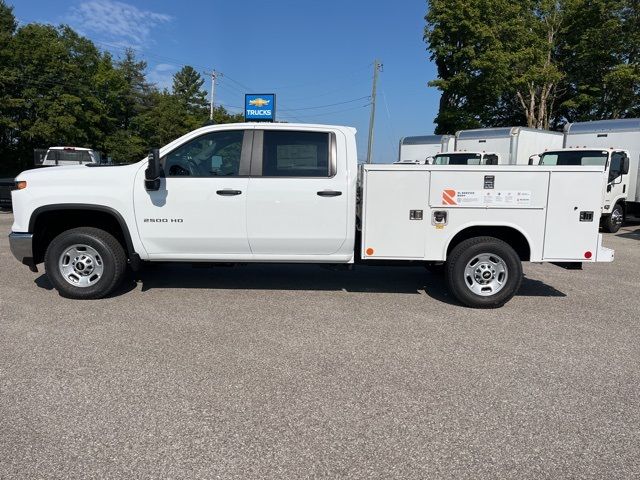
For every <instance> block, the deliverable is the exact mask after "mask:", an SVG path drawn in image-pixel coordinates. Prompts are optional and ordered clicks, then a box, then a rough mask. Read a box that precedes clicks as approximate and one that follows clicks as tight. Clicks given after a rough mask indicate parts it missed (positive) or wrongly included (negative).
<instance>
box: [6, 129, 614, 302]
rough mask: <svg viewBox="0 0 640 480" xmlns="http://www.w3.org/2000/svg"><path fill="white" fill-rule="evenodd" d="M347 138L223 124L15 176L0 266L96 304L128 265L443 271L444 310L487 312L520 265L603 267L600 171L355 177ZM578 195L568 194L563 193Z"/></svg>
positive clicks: (441, 168)
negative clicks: (143, 153)
mask: <svg viewBox="0 0 640 480" xmlns="http://www.w3.org/2000/svg"><path fill="white" fill-rule="evenodd" d="M355 133H356V132H355V130H354V129H353V128H350V127H340V126H326V125H306V124H264V123H255V124H252V123H247V124H229V125H215V126H208V127H204V128H201V129H198V130H195V131H193V132H191V133H189V134H187V135H185V136H183V137H181V138H179V139H177V140H175V141H173V142H171V143H170V144H168V145H166V146H165V147H163V148H161V149H160V150H154V151H153V152H152V154H151V155H150V156H149V157H148V158H147V159H144V160H142V161H141V162H139V163H136V164H132V165H124V166H91V165H86V166H71V167H60V168H55V169H38V170H31V171H26V172H23V173H21V174H20V175H18V177H17V178H16V190H14V191H13V192H12V194H13V208H14V215H15V217H14V224H13V227H12V233H11V234H10V245H11V249H12V251H13V253H14V255H15V256H16V257H17V258H18V259H19V260H20V261H21V262H22V263H24V264H26V265H28V266H29V267H30V268H31V269H32V270H35V269H36V268H37V267H36V265H37V264H39V263H41V262H44V265H45V270H46V272H47V275H48V276H49V278H50V280H51V282H52V284H53V285H54V286H55V288H56V289H57V290H58V291H59V292H60V293H61V294H62V295H64V296H67V297H72V298H79V299H83V298H100V297H103V296H105V295H107V294H108V293H110V292H111V291H113V289H114V288H115V287H116V286H117V285H118V283H119V282H120V281H121V279H122V277H123V273H124V271H125V269H126V268H127V264H129V265H130V266H131V268H133V269H134V270H135V269H137V268H139V267H140V265H141V263H143V262H155V261H163V262H165V261H175V262H209V263H218V262H219V263H244V262H299V263H316V264H320V263H324V264H326V263H329V264H353V263H375V262H377V261H385V262H390V263H392V264H408V263H410V262H412V263H413V264H416V263H422V264H424V265H433V264H438V265H440V264H443V263H444V265H445V274H446V282H447V285H448V287H449V289H450V290H451V292H452V293H453V294H454V295H455V297H456V298H457V299H458V300H459V301H460V302H461V303H463V304H464V305H467V306H471V307H497V306H500V305H503V304H504V303H505V302H507V301H508V300H509V299H510V298H512V297H513V295H514V294H515V293H516V292H517V290H518V288H519V287H520V283H521V281H522V265H521V261H532V262H543V261H548V262H568V263H571V264H575V263H578V262H610V261H612V260H613V251H612V250H610V249H608V248H605V247H603V246H602V245H601V240H602V238H601V236H600V235H599V233H598V220H599V217H600V205H601V199H602V192H603V186H604V184H605V182H606V180H607V179H606V177H605V174H604V169H603V167H602V166H593V167H577V168H576V167H545V166H508V165H503V166H499V167H498V166H488V165H481V166H458V165H456V166H452V165H402V164H399V165H364V166H362V167H360V168H359V167H358V165H357V160H356V159H357V150H356V137H355ZM575 185H580V188H579V189H577V188H574V186H575Z"/></svg>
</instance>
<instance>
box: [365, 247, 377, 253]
mask: <svg viewBox="0 0 640 480" xmlns="http://www.w3.org/2000/svg"><path fill="white" fill-rule="evenodd" d="M374 252H375V251H374V250H373V248H371V247H369V248H367V249H366V250H365V253H366V254H367V255H373V254H374Z"/></svg>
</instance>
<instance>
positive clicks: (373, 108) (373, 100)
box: [367, 59, 382, 163]
mask: <svg viewBox="0 0 640 480" xmlns="http://www.w3.org/2000/svg"><path fill="white" fill-rule="evenodd" d="M381 71H382V64H381V63H380V62H379V61H378V59H375V60H374V61H373V87H372V88H371V117H370V118H369V145H368V147H367V163H371V159H372V155H373V123H374V121H375V119H376V88H377V86H378V72H381Z"/></svg>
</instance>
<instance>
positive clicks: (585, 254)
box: [584, 252, 593, 259]
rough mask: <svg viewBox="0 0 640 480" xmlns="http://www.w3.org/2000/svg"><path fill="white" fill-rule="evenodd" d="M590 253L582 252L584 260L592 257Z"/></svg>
mask: <svg viewBox="0 0 640 480" xmlns="http://www.w3.org/2000/svg"><path fill="white" fill-rule="evenodd" d="M592 255H593V254H592V253H591V252H584V258H586V259H589V258H591V257H592Z"/></svg>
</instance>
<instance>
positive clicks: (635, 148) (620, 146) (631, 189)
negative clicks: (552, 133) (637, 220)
mask: <svg viewBox="0 0 640 480" xmlns="http://www.w3.org/2000/svg"><path fill="white" fill-rule="evenodd" d="M564 132H565V140H564V146H565V147H567V148H569V147H573V148H577V147H580V148H586V149H594V148H597V149H602V150H611V149H615V150H623V151H625V152H626V153H627V155H628V157H629V169H628V174H627V175H626V176H625V177H626V178H624V180H623V181H621V182H620V183H618V184H617V188H616V187H615V186H613V185H612V186H611V190H612V192H609V193H612V194H613V193H615V191H616V190H622V192H620V193H621V194H626V198H623V197H622V196H617V198H616V196H615V195H611V196H610V202H609V203H608V204H607V203H605V205H604V208H605V212H608V215H609V216H611V217H613V216H614V215H615V216H616V217H619V216H620V215H622V218H621V219H620V225H622V223H624V220H625V218H626V217H627V216H629V215H632V216H635V217H638V216H640V178H639V177H640V170H639V168H638V165H639V163H640V118H625V119H618V120H598V121H594V122H578V123H569V124H567V125H566V126H565V129H564ZM607 207H608V208H607Z"/></svg>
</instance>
